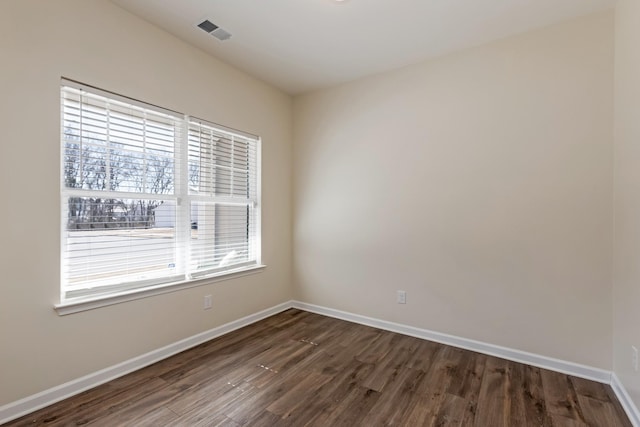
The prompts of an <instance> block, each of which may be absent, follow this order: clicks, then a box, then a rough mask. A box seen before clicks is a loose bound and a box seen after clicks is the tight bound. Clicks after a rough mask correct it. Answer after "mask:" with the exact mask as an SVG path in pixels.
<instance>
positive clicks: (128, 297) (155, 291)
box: [53, 265, 266, 316]
mask: <svg viewBox="0 0 640 427" xmlns="http://www.w3.org/2000/svg"><path fill="white" fill-rule="evenodd" d="M265 268H266V265H252V266H251V267H246V268H242V269H238V270H235V271H231V272H229V271H226V272H224V273H220V274H214V275H211V276H204V277H199V278H197V279H193V280H185V281H182V282H176V283H169V284H164V285H159V286H154V287H147V288H143V289H139V290H132V291H127V292H121V293H117V294H112V295H107V296H100V297H98V298H83V299H77V300H69V301H65V302H61V303H60V304H56V305H54V306H53V307H54V309H55V310H56V311H57V312H58V315H59V316H66V315H67V314H73V313H79V312H81V311H87V310H93V309H95V308H100V307H106V306H108V305H114V304H120V303H122V302H127V301H134V300H137V299H142V298H148V297H152V296H155V295H162V294H168V293H171V292H176V291H179V290H182V289H189V288H195V287H197V286H202V285H207V284H210V283H215V282H221V281H223V280H230V279H236V278H238V277H242V276H247V275H250V274H256V273H260V272H261V271H262V270H264V269H265Z"/></svg>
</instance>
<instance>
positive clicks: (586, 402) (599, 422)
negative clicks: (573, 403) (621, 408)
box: [578, 396, 628, 427]
mask: <svg viewBox="0 0 640 427" xmlns="http://www.w3.org/2000/svg"><path fill="white" fill-rule="evenodd" d="M578 401H579V402H580V407H581V408H582V412H583V413H584V419H585V422H586V423H587V425H590V426H607V427H627V425H628V424H627V423H624V422H623V421H622V420H620V418H619V417H618V414H617V413H616V408H615V407H614V406H613V405H612V404H611V403H610V402H604V401H602V400H600V399H594V398H591V397H587V396H578Z"/></svg>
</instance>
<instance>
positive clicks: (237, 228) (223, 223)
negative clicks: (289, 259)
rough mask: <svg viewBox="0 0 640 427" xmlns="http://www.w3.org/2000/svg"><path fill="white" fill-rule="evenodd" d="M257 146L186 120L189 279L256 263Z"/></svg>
mask: <svg viewBox="0 0 640 427" xmlns="http://www.w3.org/2000/svg"><path fill="white" fill-rule="evenodd" d="M257 146H258V141H257V139H255V138H251V137H248V136H244V135H239V134H235V133H232V132H228V131H226V130H224V129H221V128H219V127H216V126H215V125H211V124H208V123H203V122H201V121H195V120H191V121H189V127H188V165H189V174H188V175H189V199H190V200H191V224H192V231H191V259H190V269H191V274H192V275H193V276H198V275H201V274H210V273H212V272H216V271H224V270H231V269H235V268H239V267H242V266H246V265H251V264H256V263H257V257H258V253H257V249H256V247H257V243H256V242H257V235H256V234H257V221H258V179H257V175H258V158H257V156H258V153H257V148H258V147H257Z"/></svg>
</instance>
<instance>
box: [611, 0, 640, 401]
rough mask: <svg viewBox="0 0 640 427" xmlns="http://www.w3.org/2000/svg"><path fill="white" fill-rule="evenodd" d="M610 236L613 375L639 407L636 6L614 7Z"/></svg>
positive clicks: (623, 2) (639, 60) (639, 65)
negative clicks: (634, 362) (635, 363)
mask: <svg viewBox="0 0 640 427" xmlns="http://www.w3.org/2000/svg"><path fill="white" fill-rule="evenodd" d="M615 20H616V35H615V38H616V44H615V46H616V47H615V52H616V60H615V167H614V170H615V186H614V195H615V204H614V210H615V235H614V242H615V244H614V285H613V314H614V317H613V342H614V347H613V356H614V371H615V373H616V374H617V375H618V377H619V378H620V380H621V381H622V383H623V384H624V386H625V388H626V389H627V391H628V392H629V394H630V395H631V397H632V398H633V400H634V402H635V404H636V406H637V407H639V408H640V373H639V372H635V371H633V370H632V368H631V346H632V345H634V346H635V347H636V348H637V349H638V350H640V50H639V48H638V42H639V41H640V2H638V1H637V0H620V1H619V2H618V5H617V7H616V15H615Z"/></svg>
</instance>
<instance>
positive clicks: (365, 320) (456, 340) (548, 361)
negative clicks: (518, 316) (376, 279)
mask: <svg viewBox="0 0 640 427" xmlns="http://www.w3.org/2000/svg"><path fill="white" fill-rule="evenodd" d="M293 307H295V308H298V309H300V310H305V311H310V312H312V313H317V314H322V315H325V316H329V317H335V318H337V319H342V320H347V321H349V322H353V323H359V324H361V325H367V326H372V327H374V328H378V329H384V330H386V331H391V332H397V333H399V334H403V335H409V336H412V337H416V338H422V339H425V340H428V341H435V342H438V343H441V344H447V345H450V346H453V347H458V348H464V349H465V350H471V351H475V352H478V353H482V354H487V355H490V356H496V357H500V358H502V359H507V360H512V361H514V362H520V363H525V364H527V365H532V366H537V367H539V368H544V369H549V370H551V371H556V372H561V373H563V374H568V375H573V376H576V377H580V378H586V379H588V380H593V381H597V382H600V383H605V384H609V383H611V372H609V371H605V370H603V369H598V368H594V367H591V366H585V365H580V364H578V363H573V362H567V361H565V360H560V359H554V358H551V357H546V356H541V355H539V354H534V353H528V352H526V351H520V350H514V349H511V348H507V347H501V346H498V345H494V344H488V343H484V342H481V341H475V340H471V339H468V338H461V337H456V336H454V335H448V334H443V333H440V332H434V331H430V330H428V329H421V328H415V327H413V326H407V325H402V324H399V323H393V322H388V321H386V320H379V319H374V318H371V317H367V316H361V315H359V314H353V313H348V312H345V311H340V310H335V309H333V308H327V307H321V306H318V305H313V304H307V303H303V302H300V301H293Z"/></svg>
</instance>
